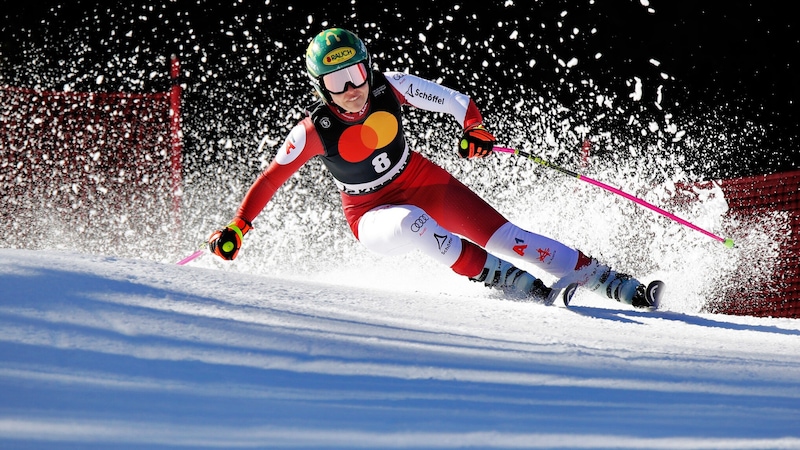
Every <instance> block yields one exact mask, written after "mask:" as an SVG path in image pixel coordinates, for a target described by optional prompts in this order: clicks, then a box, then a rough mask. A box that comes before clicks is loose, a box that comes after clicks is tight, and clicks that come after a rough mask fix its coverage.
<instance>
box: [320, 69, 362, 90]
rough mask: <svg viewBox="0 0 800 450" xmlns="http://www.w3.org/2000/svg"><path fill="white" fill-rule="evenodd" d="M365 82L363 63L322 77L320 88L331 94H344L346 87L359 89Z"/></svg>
mask: <svg viewBox="0 0 800 450" xmlns="http://www.w3.org/2000/svg"><path fill="white" fill-rule="evenodd" d="M366 82H367V67H366V65H364V63H358V64H354V65H352V66H348V67H345V68H344V69H339V70H337V71H336V72H331V73H328V74H325V75H323V76H322V86H323V87H325V89H326V90H327V91H328V92H330V93H331V94H344V93H345V91H347V85H348V84H349V85H351V86H353V87H354V88H360V87H361V86H363V85H364V84H365V83H366Z"/></svg>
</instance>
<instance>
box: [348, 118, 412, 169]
mask: <svg viewBox="0 0 800 450" xmlns="http://www.w3.org/2000/svg"><path fill="white" fill-rule="evenodd" d="M398 128H399V127H398V124H397V118H396V117H395V116H394V115H392V114H391V113H388V112H386V111H378V112H375V113H373V114H371V115H370V116H369V117H367V120H365V121H364V123H362V124H360V125H354V126H352V127H350V128H348V129H346V130H345V131H344V133H342V136H341V137H340V138H339V155H340V156H341V157H342V159H344V160H345V161H347V162H351V163H357V162H361V161H363V160H365V159H367V157H368V156H369V155H371V154H372V152H374V151H375V150H377V149H379V148H383V147H386V146H387V145H389V144H390V143H391V142H392V141H393V140H394V138H395V137H396V136H397V130H398Z"/></svg>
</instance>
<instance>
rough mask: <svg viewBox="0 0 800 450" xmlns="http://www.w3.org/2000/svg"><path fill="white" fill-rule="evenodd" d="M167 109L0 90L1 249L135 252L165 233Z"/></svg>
mask: <svg viewBox="0 0 800 450" xmlns="http://www.w3.org/2000/svg"><path fill="white" fill-rule="evenodd" d="M171 100H172V102H174V101H175V98H174V95H173V93H170V92H167V93H152V94H131V93H85V92H57V91H38V90H32V89H21V88H15V87H7V86H6V87H0V190H1V191H2V196H1V198H0V215H2V225H0V226H1V227H2V232H0V246H5V247H12V248H13V247H25V248H37V247H53V246H56V247H64V248H75V247H77V248H80V249H82V250H89V251H92V250H98V249H103V250H108V249H116V250H115V251H114V253H135V251H136V249H140V248H142V247H146V246H147V245H149V244H148V242H147V241H148V239H151V238H152V237H154V236H151V237H149V236H150V235H155V233H161V232H163V231H165V230H164V228H165V226H168V225H173V224H174V222H175V221H176V220H177V217H178V211H177V208H178V205H179V204H178V203H177V201H176V199H177V196H178V195H179V182H180V158H179V156H180V154H179V153H178V154H177V156H178V158H176V157H175V156H176V155H175V149H176V142H177V141H176V136H177V137H178V138H179V130H178V129H176V125H177V122H176V120H177V119H178V118H177V117H176V114H177V111H178V109H176V105H174V104H171ZM173 119H175V120H173ZM177 150H178V152H179V151H180V147H177ZM173 229H174V228H173ZM59 243H62V244H63V245H59ZM124 249H130V250H131V252H126V251H124Z"/></svg>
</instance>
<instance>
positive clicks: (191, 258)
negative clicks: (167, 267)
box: [176, 242, 207, 266]
mask: <svg viewBox="0 0 800 450" xmlns="http://www.w3.org/2000/svg"><path fill="white" fill-rule="evenodd" d="M206 245H207V243H206V242H203V243H202V244H200V249H199V250H197V251H195V252H194V253H192V254H191V255H189V256H187V257H186V258H183V259H182V260H180V261H178V262H177V263H176V264H178V265H179V266H182V265H184V264H187V263H189V262H190V261H194V260H195V259H197V258H198V257H200V256H202V255H203V253H205V249H206Z"/></svg>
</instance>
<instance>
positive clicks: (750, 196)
mask: <svg viewBox="0 0 800 450" xmlns="http://www.w3.org/2000/svg"><path fill="white" fill-rule="evenodd" d="M720 187H721V188H722V191H723V192H724V193H725V198H726V200H727V202H728V207H729V212H728V214H729V216H731V217H732V218H735V219H737V220H739V221H741V223H742V227H746V226H747V224H748V222H753V221H755V220H756V219H757V218H758V217H760V216H764V215H767V214H775V213H782V214H784V215H785V216H786V217H787V219H788V228H789V230H790V232H789V233H788V234H787V235H782V236H781V239H780V241H781V242H779V246H780V248H779V262H778V264H777V267H776V268H775V269H774V270H773V273H772V274H771V278H770V279H769V280H768V281H767V282H766V283H752V284H748V283H737V284H738V285H739V288H737V289H730V290H728V292H726V294H725V297H724V299H722V300H721V301H718V302H715V303H714V304H711V305H709V306H708V309H709V310H711V311H713V312H721V313H726V314H736V315H753V316H774V317H794V318H797V317H800V261H798V254H800V240H799V239H798V231H799V230H800V197H798V191H800V171H797V172H789V173H777V174H771V175H761V176H753V177H747V178H735V179H729V180H722V181H721V182H720ZM737 276H738V277H740V279H742V280H747V277H748V274H747V269H746V268H743V270H742V271H741V273H740V274H738V275H737Z"/></svg>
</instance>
